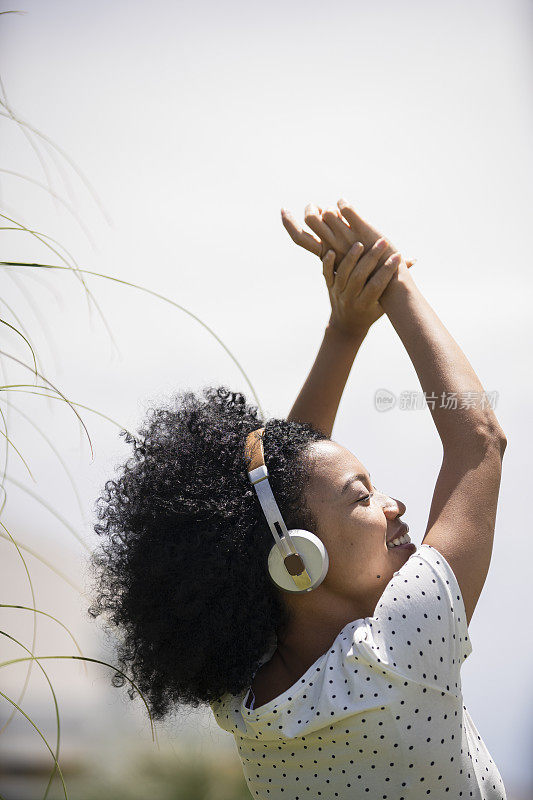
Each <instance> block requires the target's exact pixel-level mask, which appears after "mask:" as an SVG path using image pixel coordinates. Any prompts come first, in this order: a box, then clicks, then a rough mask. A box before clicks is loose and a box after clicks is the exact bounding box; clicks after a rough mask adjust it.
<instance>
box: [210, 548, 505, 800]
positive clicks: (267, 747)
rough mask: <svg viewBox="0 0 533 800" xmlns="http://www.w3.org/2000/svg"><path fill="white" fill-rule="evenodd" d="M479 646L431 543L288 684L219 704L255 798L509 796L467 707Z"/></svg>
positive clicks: (496, 799) (215, 706) (493, 799)
mask: <svg viewBox="0 0 533 800" xmlns="http://www.w3.org/2000/svg"><path fill="white" fill-rule="evenodd" d="M275 649H276V645H275V644H274V645H273V646H272V648H271V649H270V651H269V652H268V653H266V654H265V656H264V658H263V660H262V662H261V663H264V662H265V661H268V660H269V658H270V657H271V656H272V654H273V652H274V650H275ZM471 652H472V645H471V643H470V639H469V635H468V628H467V624H466V613H465V607H464V602H463V598H462V595H461V591H460V588H459V584H458V583H457V580H456V578H455V575H454V573H453V571H452V569H451V567H450V565H449V564H448V562H447V561H446V560H445V559H444V557H443V556H442V555H441V553H440V552H439V551H438V550H436V549H435V548H434V547H432V546H431V545H428V544H422V545H421V546H420V547H419V549H418V550H417V551H416V553H413V554H412V555H411V556H410V557H409V558H408V559H407V561H406V563H405V564H404V565H403V566H402V567H401V568H400V569H399V570H398V571H397V572H395V573H394V576H393V577H392V579H391V580H390V581H389V583H388V584H387V586H386V587H385V591H384V592H383V594H382V596H381V597H380V599H379V601H378V604H377V606H376V608H375V611H374V615H373V616H372V617H365V618H364V619H358V620H355V621H353V622H350V623H348V625H346V626H345V627H344V628H343V629H342V630H341V631H340V633H339V634H338V636H337V637H336V639H335V641H334V642H333V644H332V646H331V648H330V649H329V650H328V651H327V652H326V653H324V654H323V655H321V656H320V658H318V659H317V660H316V661H315V663H314V664H312V665H311V666H310V667H309V669H308V670H307V672H305V674H304V675H302V677H301V678H299V679H298V681H297V682H296V683H295V684H293V686H291V687H290V688H289V689H287V691H285V692H283V694H281V695H279V696H278V697H276V698H274V699H273V700H271V701H270V702H268V703H265V704H264V705H262V706H259V707H257V708H255V709H248V708H246V706H245V703H246V700H247V698H248V695H249V688H248V689H246V690H244V691H243V692H242V693H241V694H239V695H231V694H229V693H227V694H225V695H223V696H222V697H221V698H220V699H219V700H218V701H216V702H213V703H211V709H212V711H213V713H214V715H215V719H216V722H217V724H218V725H219V726H220V727H221V728H222V729H223V730H226V731H230V732H231V733H232V734H233V735H234V737H235V743H236V745H237V748H238V753H239V756H240V759H241V762H242V766H243V771H244V776H245V779H246V783H247V785H248V789H249V791H250V793H251V795H252V798H254V800H267V798H285V800H304V798H313V799H316V798H318V797H322V798H327V800H330V798H340V800H347V799H348V798H350V800H354V798H362V797H368V798H372V800H377V799H378V798H379V800H421V798H429V799H430V800H437V798H438V800H442V798H445V797H449V798H450V799H451V798H453V800H456V799H457V798H476V800H481V798H482V799H483V800H506V793H505V788H504V785H503V782H502V779H501V776H500V773H499V771H498V768H497V767H496V764H495V763H494V762H493V760H492V758H491V756H490V753H489V751H488V750H487V748H486V746H485V744H484V742H483V740H482V739H481V736H480V735H479V733H478V731H477V729H476V727H475V725H474V723H473V721H472V719H471V717H470V715H469V713H468V711H467V709H466V706H465V705H463V697H462V692H461V678H460V669H461V666H462V664H463V662H464V660H465V659H466V658H467V657H468V656H469V655H470V653H471Z"/></svg>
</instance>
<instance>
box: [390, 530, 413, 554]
mask: <svg viewBox="0 0 533 800" xmlns="http://www.w3.org/2000/svg"><path fill="white" fill-rule="evenodd" d="M408 546H411V547H415V545H414V544H413V543H412V541H411V538H410V536H409V534H408V533H404V534H402V536H397V537H396V538H395V539H392V541H390V542H387V550H395V549H396V548H397V547H408ZM415 549H416V547H415Z"/></svg>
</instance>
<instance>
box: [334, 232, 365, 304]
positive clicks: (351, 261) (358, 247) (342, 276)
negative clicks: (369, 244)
mask: <svg viewBox="0 0 533 800" xmlns="http://www.w3.org/2000/svg"><path fill="white" fill-rule="evenodd" d="M364 250H365V248H364V245H363V244H362V243H361V242H354V243H353V245H352V246H351V247H350V249H349V250H348V252H347V253H346V255H345V256H344V258H343V259H342V261H341V263H340V264H339V266H338V267H337V278H336V280H337V290H338V291H339V293H340V292H343V291H344V290H345V288H346V284H347V283H348V281H349V280H350V278H351V276H352V275H353V274H354V272H356V271H357V270H356V268H355V267H356V264H357V263H358V261H359V259H360V258H361V256H362V255H363V253H364ZM364 283H365V278H361V280H360V286H359V290H358V291H360V290H361V287H362V286H364ZM352 287H353V289H354V291H356V286H355V284H354V282H352Z"/></svg>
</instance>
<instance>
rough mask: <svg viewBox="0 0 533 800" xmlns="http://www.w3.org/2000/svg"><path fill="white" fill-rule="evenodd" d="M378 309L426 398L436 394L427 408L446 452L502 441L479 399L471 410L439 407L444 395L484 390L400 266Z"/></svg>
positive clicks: (493, 418) (492, 416)
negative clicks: (488, 440) (481, 440)
mask: <svg viewBox="0 0 533 800" xmlns="http://www.w3.org/2000/svg"><path fill="white" fill-rule="evenodd" d="M379 302H380V305H381V306H382V308H383V310H384V311H385V313H386V314H387V316H388V317H389V319H390V321H391V323H392V325H393V326H394V328H395V330H396V332H397V334H398V336H399V337H400V339H401V340H402V342H403V344H404V346H405V349H406V350H407V353H408V354H409V357H410V359H411V361H412V362H413V366H414V368H415V370H416V373H417V375H418V377H419V380H420V384H421V386H422V389H423V390H424V392H425V393H426V395H428V394H431V393H434V394H435V395H436V398H437V399H436V401H435V403H434V408H432V405H433V404H429V409H430V411H431V414H432V416H433V421H434V423H435V426H436V428H437V431H438V434H439V436H440V439H441V441H442V444H443V447H444V450H445V451H447V450H453V449H454V448H456V447H463V448H464V447H467V446H468V444H469V442H473V441H474V440H476V439H478V438H480V437H483V436H484V435H485V434H487V433H488V434H489V435H492V434H494V435H495V436H500V434H501V433H502V431H501V427H500V425H499V422H498V420H497V418H496V415H495V414H494V412H493V410H492V409H491V408H490V406H489V405H488V404H485V406H484V407H483V406H482V405H481V398H480V397H479V398H477V397H476V400H475V405H473V406H468V405H467V406H466V407H464V408H461V397H460V396H458V397H457V408H453V407H451V408H446V407H444V405H443V407H441V402H442V398H441V395H442V393H443V392H444V393H448V392H457V393H458V394H459V393H462V392H468V391H473V392H476V393H477V392H483V391H484V389H483V386H482V384H481V382H480V380H479V378H478V377H477V375H476V373H475V372H474V369H473V368H472V365H471V364H470V362H469V361H468V359H467V358H466V356H465V354H464V353H463V351H462V350H461V348H460V347H459V345H458V344H457V342H456V341H455V339H454V338H453V337H452V336H451V334H450V333H449V332H448V330H447V329H446V327H445V326H444V324H443V323H442V322H441V320H440V319H439V317H438V316H437V314H436V313H435V311H434V310H433V309H432V307H431V306H430V304H429V303H428V301H427V300H426V298H425V297H424V296H423V295H422V293H421V292H420V290H419V289H418V287H417V286H416V284H415V282H414V280H413V277H412V276H411V274H410V273H409V271H408V269H407V268H406V267H405V265H404V264H401V265H400V269H399V270H398V272H397V274H396V276H395V277H394V278H393V279H392V280H391V281H390V283H389V285H388V286H387V288H386V290H385V292H384V293H383V294H382V296H381V298H380V301H379Z"/></svg>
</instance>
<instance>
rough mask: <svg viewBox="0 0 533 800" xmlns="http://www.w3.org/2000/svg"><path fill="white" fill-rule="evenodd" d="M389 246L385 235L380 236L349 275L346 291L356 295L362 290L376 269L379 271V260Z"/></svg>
mask: <svg viewBox="0 0 533 800" xmlns="http://www.w3.org/2000/svg"><path fill="white" fill-rule="evenodd" d="M387 247H388V242H387V240H386V239H385V237H384V236H380V238H379V239H377V241H376V242H375V243H374V244H373V245H372V247H371V248H370V249H369V250H367V251H366V253H365V254H364V255H363V257H362V258H361V259H360V261H359V263H358V264H357V268H356V269H354V270H352V271H351V273H350V274H349V275H348V276H347V278H346V284H345V287H344V290H345V291H349V292H350V294H352V293H353V294H354V295H358V294H359V293H360V292H361V289H362V288H363V286H364V285H365V283H366V282H367V278H368V277H369V275H371V274H372V273H373V272H374V271H375V270H376V271H377V266H378V263H379V260H380V259H381V258H382V257H383V255H384V254H385V253H386V251H387Z"/></svg>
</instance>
